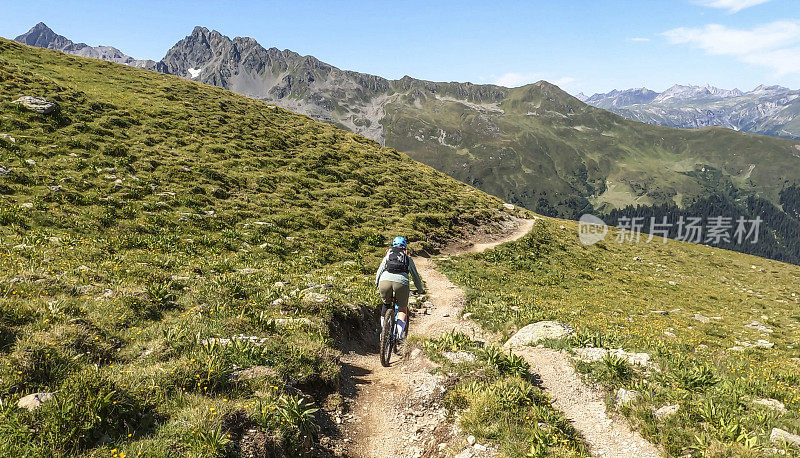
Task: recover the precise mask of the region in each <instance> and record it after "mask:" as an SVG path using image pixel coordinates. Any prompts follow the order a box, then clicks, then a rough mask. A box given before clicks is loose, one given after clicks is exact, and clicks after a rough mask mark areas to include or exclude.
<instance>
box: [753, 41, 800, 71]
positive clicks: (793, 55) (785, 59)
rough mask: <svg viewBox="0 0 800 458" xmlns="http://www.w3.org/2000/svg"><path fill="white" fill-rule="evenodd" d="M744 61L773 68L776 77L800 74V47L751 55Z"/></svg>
mask: <svg viewBox="0 0 800 458" xmlns="http://www.w3.org/2000/svg"><path fill="white" fill-rule="evenodd" d="M742 60H743V61H744V62H747V63H748V64H754V65H761V66H764V67H769V68H772V69H773V70H775V76H786V75H792V74H800V47H796V48H785V49H776V50H774V51H767V52H763V53H755V54H749V55H747V56H744V57H743V58H742Z"/></svg>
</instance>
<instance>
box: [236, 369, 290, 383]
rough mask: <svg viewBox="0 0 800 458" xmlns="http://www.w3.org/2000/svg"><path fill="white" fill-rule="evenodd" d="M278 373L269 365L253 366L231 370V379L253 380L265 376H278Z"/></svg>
mask: <svg viewBox="0 0 800 458" xmlns="http://www.w3.org/2000/svg"><path fill="white" fill-rule="evenodd" d="M277 376H278V373H277V372H275V369H273V368H271V367H269V366H253V367H250V368H247V369H242V370H238V371H234V372H231V375H230V379H231V380H232V381H234V382H238V381H242V380H252V379H256V378H264V377H277Z"/></svg>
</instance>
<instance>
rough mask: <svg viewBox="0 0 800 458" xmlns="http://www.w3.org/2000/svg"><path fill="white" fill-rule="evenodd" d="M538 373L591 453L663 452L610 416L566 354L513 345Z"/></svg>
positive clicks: (646, 455) (643, 457)
mask: <svg viewBox="0 0 800 458" xmlns="http://www.w3.org/2000/svg"><path fill="white" fill-rule="evenodd" d="M514 353H516V354H518V355H520V356H522V357H523V358H525V360H526V361H527V362H528V363H529V364H530V365H531V372H534V373H535V374H537V375H538V376H539V378H540V380H541V386H542V388H544V390H545V391H547V392H548V393H549V394H550V397H551V398H552V399H553V406H554V407H555V408H557V409H558V410H560V411H561V412H562V413H564V416H566V417H567V418H568V419H569V420H570V421H571V422H572V425H573V426H574V427H575V429H577V430H578V431H579V432H580V433H581V435H582V436H583V437H584V439H585V440H586V443H588V444H589V447H590V450H591V453H592V456H597V457H609V458H610V457H629V456H633V457H636V458H651V457H652V458H658V457H660V456H662V453H661V452H659V451H658V449H657V448H656V447H655V446H654V445H653V444H652V443H650V442H648V441H647V440H645V439H644V438H643V437H642V436H641V434H639V433H638V432H636V431H633V430H631V428H630V426H628V423H627V421H625V420H624V419H622V418H612V417H609V415H608V413H607V412H606V403H605V401H604V400H603V395H602V394H601V393H600V392H599V391H598V390H596V389H594V388H592V387H590V386H588V385H587V384H586V383H584V381H583V379H582V378H581V377H580V376H579V375H578V374H576V373H575V369H574V368H573V367H572V363H571V362H570V360H569V357H568V356H567V355H566V354H565V353H563V352H560V351H556V350H551V349H549V348H540V347H524V348H516V349H515V350H514Z"/></svg>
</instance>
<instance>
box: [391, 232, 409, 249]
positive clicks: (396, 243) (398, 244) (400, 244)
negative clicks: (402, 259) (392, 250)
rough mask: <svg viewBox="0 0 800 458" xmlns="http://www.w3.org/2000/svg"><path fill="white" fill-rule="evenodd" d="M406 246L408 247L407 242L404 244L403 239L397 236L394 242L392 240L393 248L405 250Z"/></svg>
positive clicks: (404, 240)
mask: <svg viewBox="0 0 800 458" xmlns="http://www.w3.org/2000/svg"><path fill="white" fill-rule="evenodd" d="M406 245H408V242H406V239H405V237H400V236H399V235H398V236H397V237H395V238H394V240H392V246H393V247H401V248H405V247H406Z"/></svg>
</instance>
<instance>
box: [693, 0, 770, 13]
mask: <svg viewBox="0 0 800 458" xmlns="http://www.w3.org/2000/svg"><path fill="white" fill-rule="evenodd" d="M769 1H772V0H697V1H696V3H697V4H698V5H701V6H708V7H711V8H719V9H723V10H728V12H729V13H738V12H739V11H741V10H743V9H745V8H750V7H751V6H756V5H760V4H762V3H767V2H769Z"/></svg>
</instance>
